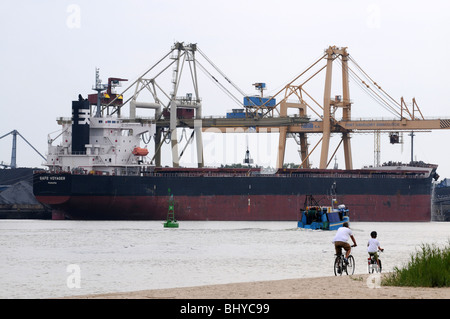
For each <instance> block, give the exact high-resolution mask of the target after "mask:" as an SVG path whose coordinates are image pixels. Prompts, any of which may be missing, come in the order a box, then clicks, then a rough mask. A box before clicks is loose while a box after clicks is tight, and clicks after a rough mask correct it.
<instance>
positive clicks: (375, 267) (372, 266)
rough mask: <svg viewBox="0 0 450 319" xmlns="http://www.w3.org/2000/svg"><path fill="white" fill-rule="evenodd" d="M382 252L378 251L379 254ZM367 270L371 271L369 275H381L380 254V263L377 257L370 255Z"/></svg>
mask: <svg viewBox="0 0 450 319" xmlns="http://www.w3.org/2000/svg"><path fill="white" fill-rule="evenodd" d="M381 252H382V250H378V253H381ZM367 268H368V270H369V274H373V273H374V272H377V273H378V272H379V273H381V269H382V266H381V259H380V254H378V263H377V261H376V260H375V256H373V255H370V256H369V258H367Z"/></svg>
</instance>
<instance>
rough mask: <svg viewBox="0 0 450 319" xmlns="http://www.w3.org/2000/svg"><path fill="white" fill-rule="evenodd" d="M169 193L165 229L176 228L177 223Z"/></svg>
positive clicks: (172, 200) (171, 197) (173, 201)
mask: <svg viewBox="0 0 450 319" xmlns="http://www.w3.org/2000/svg"><path fill="white" fill-rule="evenodd" d="M168 192H169V211H168V212H167V221H166V222H165V223H164V227H165V228H178V226H179V225H178V221H177V220H176V219H175V209H174V206H175V200H174V199H173V194H171V193H170V188H169V190H168Z"/></svg>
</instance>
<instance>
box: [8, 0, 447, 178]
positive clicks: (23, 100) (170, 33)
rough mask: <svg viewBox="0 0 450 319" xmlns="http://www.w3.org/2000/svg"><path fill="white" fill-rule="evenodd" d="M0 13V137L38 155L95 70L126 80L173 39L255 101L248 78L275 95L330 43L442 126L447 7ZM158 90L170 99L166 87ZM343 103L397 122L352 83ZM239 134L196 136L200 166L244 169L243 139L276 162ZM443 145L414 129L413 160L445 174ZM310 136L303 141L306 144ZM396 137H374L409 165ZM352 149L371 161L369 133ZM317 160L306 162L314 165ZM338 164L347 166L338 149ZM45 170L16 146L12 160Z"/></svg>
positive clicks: (114, 5)
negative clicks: (15, 136) (393, 141)
mask: <svg viewBox="0 0 450 319" xmlns="http://www.w3.org/2000/svg"><path fill="white" fill-rule="evenodd" d="M0 7H1V9H2V10H1V12H2V13H3V14H2V19H0V32H1V40H2V41H1V50H0V74H1V78H0V86H1V88H2V97H1V101H0V111H1V112H0V136H1V135H3V134H6V133H8V132H10V131H12V130H14V129H17V130H18V131H19V132H20V133H21V134H22V135H23V136H24V137H25V138H26V139H28V141H29V142H30V143H31V144H33V145H34V146H35V147H36V148H37V149H38V150H39V151H40V152H41V153H43V154H44V155H45V154H46V152H47V135H48V134H49V133H52V136H56V135H57V134H58V130H59V129H60V127H59V126H58V125H57V123H56V118H57V117H59V116H64V117H70V115H71V101H72V100H75V99H77V97H78V94H80V93H81V94H82V95H84V96H85V95H87V94H90V93H93V91H92V90H91V88H92V85H93V84H94V80H95V68H96V67H99V68H100V72H101V78H102V80H103V82H106V81H107V78H108V77H122V78H127V79H129V80H130V81H132V80H135V79H136V78H137V77H138V76H139V75H140V74H141V73H142V72H143V71H145V70H146V69H147V68H148V67H150V66H151V65H153V64H154V63H156V61H158V60H159V59H160V58H161V57H162V56H163V55H165V54H166V53H167V52H168V51H169V50H170V48H171V46H172V45H173V43H174V42H176V41H180V42H185V43H197V45H198V46H199V48H201V50H202V52H204V53H205V54H206V55H207V56H208V57H209V58H210V59H211V60H212V61H213V62H214V63H215V64H216V65H217V66H219V67H220V69H221V70H222V71H223V72H224V73H225V74H226V75H227V76H228V77H229V78H230V79H231V80H232V81H233V82H234V83H236V85H237V86H239V87H240V88H241V89H242V90H243V91H245V92H246V93H248V94H249V95H253V94H256V91H255V90H254V88H253V86H252V83H255V82H265V83H266V85H267V90H266V92H265V94H266V95H271V94H274V93H276V91H277V90H279V89H280V88H282V87H283V86H284V85H285V84H286V83H288V82H289V81H290V80H291V79H292V78H293V77H294V76H296V75H298V74H299V73H300V72H301V71H303V70H304V69H305V68H306V67H308V66H309V65H310V64H311V63H312V62H314V61H315V60H316V59H317V58H318V57H320V56H321V55H322V54H323V52H324V49H326V48H327V47H328V46H330V45H337V46H344V47H348V52H349V53H350V55H351V56H352V57H353V58H354V59H355V60H356V61H357V62H358V64H359V65H360V66H361V67H362V68H363V69H364V70H365V71H366V72H367V73H368V74H369V75H370V76H371V77H372V78H373V79H375V80H376V81H377V83H379V84H380V85H381V86H382V87H383V89H384V90H385V91H387V92H388V93H389V94H390V95H391V96H392V97H393V98H395V99H396V100H398V101H400V98H401V97H402V96H403V97H404V98H405V100H406V101H407V102H410V101H411V99H412V98H413V97H415V98H416V100H417V102H418V104H419V106H420V108H421V111H422V113H423V114H424V116H425V117H428V118H450V107H449V106H450V99H449V96H450V82H449V79H448V74H449V71H450V62H449V61H450V60H449V59H448V57H447V54H448V52H450V2H449V1H446V0H441V1H437V0H430V1H427V2H423V1H411V0H408V1H406V0H405V1H403V0H400V1H377V0H367V1H365V0H357V1H351V0H348V1H344V0H342V1H336V0H334V1H331V0H322V1H302V0H296V1H287V0H278V1H245V0H240V1H235V0H228V1H212V0H209V1H207V0H197V1H192V0H191V1H178V0H175V1H170V0H164V1H162V0H161V1H137V0H136V1H76V0H71V1H61V0H59V1H56V0H55V1H20V2H19V1H9V0H4V1H2V3H1V5H0ZM338 71H339V68H335V69H334V72H335V74H337V72H338ZM199 81H200V95H201V97H202V101H203V114H204V115H225V113H226V112H227V111H228V110H230V109H231V108H235V107H236V104H234V102H233V101H231V100H230V99H228V97H227V96H225V95H223V94H222V93H221V91H220V90H218V89H217V87H215V86H214V85H213V84H212V83H211V82H210V81H209V80H208V79H207V78H206V77H202V78H199ZM166 85H167V87H168V88H167V90H168V91H170V83H167V84H166ZM320 90H322V91H320ZM318 92H319V96H315V98H316V99H317V100H318V101H323V89H319V90H318ZM179 93H180V94H179V95H184V93H188V92H179ZM321 94H322V95H321ZM338 94H341V92H339V86H333V90H332V95H338ZM350 95H351V98H352V100H353V106H352V114H353V116H355V117H365V118H381V117H385V118H392V117H393V116H392V115H391V114H389V113H386V111H385V110H384V109H383V108H381V107H380V106H379V105H378V104H376V103H374V101H373V100H371V99H367V97H364V94H363V92H362V91H361V90H360V89H359V87H358V86H356V85H354V84H352V83H351V92H350ZM126 97H127V95H126ZM151 115H152V114H148V115H147V116H151ZM53 132H56V133H53ZM244 136H245V135H239V136H237V137H236V136H235V135H230V136H229V137H228V138H227V139H226V143H225V146H218V145H219V144H220V143H222V141H223V138H222V137H217V135H214V137H211V136H204V142H205V161H206V164H207V165H220V164H222V163H232V162H242V160H243V158H244V154H245V147H246V142H245V141H246V139H248V140H249V141H250V142H249V146H250V152H251V154H252V157H253V158H254V160H255V162H256V163H259V164H261V165H264V166H268V165H270V166H275V160H276V152H277V142H278V136H277V135H276V134H272V135H270V136H263V135H261V136H258V137H256V136H255V134H253V135H251V134H249V136H248V137H247V138H244ZM449 137H450V132H449V131H444V130H438V131H433V132H428V133H417V134H416V136H415V140H414V157H415V159H417V160H423V161H425V162H429V163H434V164H438V165H439V168H438V173H439V174H440V175H441V177H450V159H449V158H450V147H448V140H449ZM318 138H319V137H318V136H311V138H310V140H309V143H310V145H311V146H310V147H312V146H314V145H315V143H316V142H317V140H318ZM334 140H335V142H332V145H337V143H338V137H337V136H336V137H334V138H333V141H334ZM403 140H404V143H403V144H402V145H390V144H389V139H388V135H387V133H384V134H382V135H381V162H386V161H389V160H392V161H402V162H409V160H410V147H411V143H410V137H409V136H408V133H404V135H403ZM11 142H12V138H11V137H8V138H3V139H1V140H0V161H3V162H5V163H10V160H11ZM333 143H334V144H333ZM220 145H222V144H220ZM352 146H353V162H354V167H355V168H360V167H362V166H364V165H372V164H373V162H374V137H373V134H364V135H362V134H357V135H353V138H352ZM287 147H288V151H287V154H286V160H285V161H286V162H296V163H299V156H298V153H297V145H296V144H295V142H294V141H293V140H292V139H290V140H289V142H288V144H287ZM223 148H225V149H226V151H224V150H223ZM332 148H333V147H332ZM333 150H334V148H333ZM169 151H170V150H169V149H167V150H166V151H164V155H163V161H164V163H170V152H169ZM330 152H332V150H331V151H330ZM316 153H317V155H314V156H313V157H312V158H311V161H312V164H313V166H316V167H317V166H318V164H319V154H320V152H316ZM183 160H184V161H185V165H187V166H189V165H191V162H193V161H195V159H194V158H193V155H192V154H191V155H190V154H189V153H188V154H187V155H186V157H185V158H184V159H183ZM337 162H338V164H339V167H340V168H343V167H344V161H343V155H342V151H338V153H337ZM41 163H42V159H41V158H40V157H39V156H38V155H37V154H35V153H34V152H33V151H32V150H31V149H30V148H29V147H28V146H27V145H26V144H25V143H24V142H23V141H22V140H20V139H19V141H18V152H17V164H18V165H19V166H40V165H41Z"/></svg>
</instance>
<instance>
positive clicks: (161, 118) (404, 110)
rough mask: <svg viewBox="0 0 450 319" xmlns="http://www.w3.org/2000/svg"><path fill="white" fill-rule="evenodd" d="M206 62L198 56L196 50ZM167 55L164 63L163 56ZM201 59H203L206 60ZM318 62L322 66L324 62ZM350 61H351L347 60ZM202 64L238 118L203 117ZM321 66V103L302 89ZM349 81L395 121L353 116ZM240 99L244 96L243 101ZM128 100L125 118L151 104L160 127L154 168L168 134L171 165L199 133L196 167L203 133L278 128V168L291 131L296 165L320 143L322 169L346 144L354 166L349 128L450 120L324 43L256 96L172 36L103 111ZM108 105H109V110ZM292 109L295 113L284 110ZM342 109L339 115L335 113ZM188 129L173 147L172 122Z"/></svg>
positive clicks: (399, 127) (411, 127) (395, 128)
mask: <svg viewBox="0 0 450 319" xmlns="http://www.w3.org/2000/svg"><path fill="white" fill-rule="evenodd" d="M197 53H199V54H200V56H201V57H202V58H203V62H200V60H199V59H198V54H197ZM167 60H169V62H168V63H166V64H164V63H163V61H167ZM204 61H206V62H204ZM335 62H338V63H340V64H339V66H340V68H341V70H342V73H341V78H342V85H341V87H342V93H341V94H339V95H335V96H334V97H332V81H333V77H332V74H333V64H334V63H335ZM207 64H208V65H210V66H212V67H213V68H214V69H215V70H216V71H217V72H218V73H219V74H220V75H221V76H222V77H223V78H224V79H225V82H226V84H228V85H229V86H231V89H229V88H227V87H226V86H225V85H223V84H221V83H220V82H219V80H218V77H217V76H215V75H213V74H212V73H211V72H210V71H209V70H208V69H207V68H206V65H207ZM322 64H323V65H322ZM349 64H352V65H351V66H350V65H349ZM170 67H172V91H171V92H166V91H165V90H163V89H162V86H161V84H160V76H161V74H163V73H164V72H165V71H166V70H168V69H169V68H170ZM185 69H188V72H189V74H190V79H191V80H192V91H193V93H188V94H186V96H179V95H178V94H177V93H178V91H179V88H180V83H181V78H182V74H183V72H185ZM198 70H201V71H202V72H203V73H205V74H206V75H207V77H209V78H210V79H211V80H212V81H213V82H215V83H216V84H217V85H218V86H219V87H220V89H221V90H222V91H223V92H224V93H225V94H226V95H228V96H229V97H230V98H231V99H232V100H233V102H234V103H236V104H238V105H239V107H241V108H243V109H244V110H245V116H243V117H242V118H224V117H203V116H202V113H203V112H202V107H203V106H202V100H201V98H200V95H199V83H198V80H197V72H198ZM322 71H323V72H325V83H324V88H323V90H324V94H323V100H322V101H323V102H322V103H320V102H319V101H318V100H317V99H315V98H314V97H313V96H312V94H310V93H309V92H308V90H307V85H308V84H309V83H310V82H311V80H312V79H313V78H315V77H317V75H318V74H320V73H321V72H322ZM350 80H353V81H355V83H357V84H358V85H359V86H360V87H361V88H362V89H363V90H366V92H367V93H368V94H369V95H370V96H371V97H372V98H373V99H374V100H375V101H377V102H378V103H379V104H381V106H382V107H383V108H385V109H386V110H388V111H389V112H390V113H391V114H392V115H393V119H389V120H385V119H383V120H377V119H356V118H353V117H352V104H353V102H352V100H351V99H350V87H349V82H350ZM263 84H264V83H256V84H254V86H255V88H257V89H259V90H260V92H261V97H263V95H262V92H263V89H264V88H265V85H263ZM132 88H134V93H132V95H131V97H130V98H128V99H127V100H126V101H123V103H117V99H118V98H120V97H122V98H123V94H124V93H126V92H127V91H128V90H131V89H132ZM232 89H234V91H237V92H238V94H240V95H241V99H239V98H237V97H236V95H235V94H233V93H232ZM143 92H147V93H148V92H149V93H150V100H151V101H150V102H149V101H148V100H146V101H140V100H139V99H138V98H140V97H142V96H143ZM242 97H243V100H242ZM127 103H129V106H130V120H133V121H143V122H144V121H149V120H148V119H143V118H140V119H138V118H137V117H136V109H138V108H144V109H153V110H155V118H154V120H150V121H155V123H156V126H157V133H156V135H155V155H154V157H153V159H152V161H153V160H155V164H156V166H160V165H161V161H160V156H161V154H160V148H161V145H162V144H163V142H164V141H165V140H167V139H169V140H170V143H171V146H172V159H173V166H174V167H177V166H178V165H179V160H180V156H181V155H182V154H183V153H184V150H185V148H186V146H187V144H188V143H190V142H191V141H192V139H193V138H194V136H196V145H197V160H198V167H203V151H202V147H203V146H202V137H201V133H202V132H205V131H208V132H222V133H230V132H231V133H237V132H248V131H249V130H252V132H265V133H267V132H268V133H271V132H272V133H279V143H278V155H277V164H276V166H277V168H281V167H283V163H284V156H285V148H286V140H287V138H289V137H294V138H295V139H296V140H297V143H298V144H299V146H300V155H301V164H300V165H299V167H302V168H309V167H310V164H309V157H310V155H311V154H312V152H314V151H315V150H316V148H317V147H318V146H319V144H321V155H320V164H319V168H320V169H326V168H327V167H328V166H329V164H330V162H331V160H332V159H333V157H334V156H335V154H336V152H337V150H338V149H339V148H340V146H341V145H343V150H344V158H345V168H346V169H353V162H352V149H351V143H350V138H351V135H352V134H355V133H362V132H374V133H375V134H379V132H381V131H388V132H391V142H394V143H395V137H396V136H398V132H400V131H410V132H413V131H427V130H440V129H449V128H450V119H426V118H425V117H424V116H423V114H422V112H421V110H420V108H419V106H418V104H417V102H416V100H415V98H413V100H412V104H411V105H409V106H408V104H407V103H406V102H405V101H404V99H403V97H402V98H401V99H400V102H398V101H396V100H395V99H393V98H392V97H391V96H390V95H389V94H388V93H387V92H386V91H384V89H383V88H382V87H381V86H380V85H379V84H378V83H377V82H375V81H374V80H373V79H372V78H371V77H370V76H369V75H368V74H367V73H366V72H365V71H364V70H363V69H362V68H361V67H360V66H359V65H358V64H357V62H356V61H355V60H354V59H353V57H352V56H350V54H349V53H348V51H347V48H346V47H337V46H329V47H328V48H327V49H325V51H324V53H323V54H322V55H321V56H320V57H319V58H318V59H317V60H316V61H315V62H313V63H312V64H311V65H310V66H309V67H307V68H306V70H305V71H303V72H302V73H301V74H300V75H298V76H296V77H295V78H294V79H293V80H292V81H290V82H289V83H287V84H286V85H285V86H284V87H283V88H282V89H280V90H279V91H278V92H277V93H276V94H274V95H273V96H270V97H266V98H264V99H260V102H255V101H254V99H251V98H249V97H248V96H247V95H246V94H245V93H244V92H243V91H242V90H240V89H239V88H238V87H237V86H236V85H235V84H234V83H233V82H232V81H231V80H230V79H229V78H228V77H227V76H226V75H225V74H224V73H223V72H222V71H221V70H220V69H218V67H217V66H216V65H215V64H214V63H213V62H212V61H211V60H210V59H209V58H208V57H207V56H206V54H204V53H203V52H202V51H201V50H200V49H199V48H198V46H197V45H196V44H184V43H180V42H177V43H175V44H174V46H173V47H172V48H171V50H170V51H169V52H168V53H167V54H166V55H165V56H164V57H163V58H161V59H160V60H159V61H158V62H157V63H156V64H155V65H153V66H152V67H151V68H149V69H148V70H146V71H145V72H144V73H143V74H142V75H141V76H140V77H138V79H137V80H135V81H134V82H133V83H131V84H130V85H129V86H128V87H127V88H126V89H125V90H124V91H123V92H122V93H121V94H118V95H117V96H116V98H114V99H113V100H112V101H110V102H109V103H107V104H105V105H103V108H102V110H101V111H102V112H104V111H105V110H106V111H107V112H108V114H114V113H118V114H120V111H121V108H122V107H123V106H124V105H125V104H127ZM110 109H111V110H110ZM292 109H294V113H295V114H292V113H290V112H289V111H291V110H292ZM311 112H312V113H314V114H315V116H317V118H318V120H314V121H311V120H310V119H311V117H310V116H309V114H310V113H311ZM339 114H341V116H340V117H339ZM178 127H185V128H186V127H187V128H190V129H193V130H194V131H193V133H192V135H191V137H190V138H189V140H188V143H187V144H186V146H185V148H184V149H183V151H182V152H181V155H180V154H179V151H178V143H179V142H178V138H177V130H176V129H177V128H178ZM312 133H319V134H321V135H322V137H321V138H320V140H319V142H317V144H316V145H314V147H313V148H312V150H311V151H309V148H308V140H307V136H308V134H312ZM332 134H340V135H341V140H340V142H339V144H338V146H337V148H336V149H335V150H334V151H333V152H332V155H331V156H329V154H330V139H331V135H332Z"/></svg>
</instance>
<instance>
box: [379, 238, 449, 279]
mask: <svg viewBox="0 0 450 319" xmlns="http://www.w3.org/2000/svg"><path fill="white" fill-rule="evenodd" d="M382 285H385V286H408V287H450V242H449V243H447V246H446V247H444V248H439V247H436V246H435V245H429V244H423V245H422V246H421V248H420V250H418V251H417V252H416V253H415V254H412V255H411V260H410V261H409V263H408V264H407V265H406V266H405V267H403V268H398V267H395V268H394V271H393V272H392V273H390V274H389V275H387V276H385V277H384V278H383V281H382Z"/></svg>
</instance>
